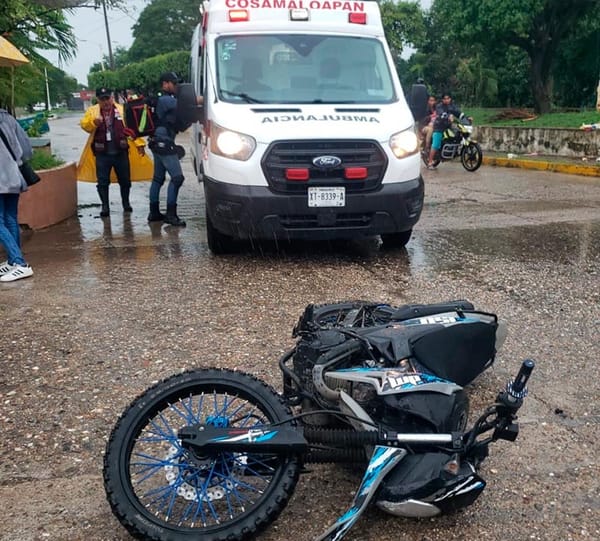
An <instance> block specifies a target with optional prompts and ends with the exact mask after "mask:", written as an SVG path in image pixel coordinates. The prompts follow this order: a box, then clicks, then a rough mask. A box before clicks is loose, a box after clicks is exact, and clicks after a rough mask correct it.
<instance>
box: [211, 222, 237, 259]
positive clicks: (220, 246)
mask: <svg viewBox="0 0 600 541" xmlns="http://www.w3.org/2000/svg"><path fill="white" fill-rule="evenodd" d="M206 240H207V242H208V249H209V250H210V251H211V252H212V253H213V254H215V255H222V254H230V253H233V252H234V251H235V240H234V239H233V237H230V236H229V235H225V234H224V233H221V232H220V231H218V230H217V229H216V228H215V226H214V225H213V223H212V222H211V220H210V216H209V215H208V212H207V213H206Z"/></svg>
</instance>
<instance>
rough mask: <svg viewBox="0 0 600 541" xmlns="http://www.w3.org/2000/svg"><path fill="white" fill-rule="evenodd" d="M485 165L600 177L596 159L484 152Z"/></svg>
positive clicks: (599, 163) (598, 164)
mask: <svg viewBox="0 0 600 541" xmlns="http://www.w3.org/2000/svg"><path fill="white" fill-rule="evenodd" d="M483 163H484V164H485V165H496V166H500V167H518V168H521V169H535V170H537V171H551V172H555V173H566V174H569V175H581V176H586V177H600V161H596V160H595V159H594V158H588V159H585V158H568V157H566V156H547V155H541V154H538V155H524V154H505V153H499V152H488V151H484V152H483Z"/></svg>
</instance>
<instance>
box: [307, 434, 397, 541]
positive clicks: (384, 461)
mask: <svg viewBox="0 0 600 541" xmlns="http://www.w3.org/2000/svg"><path fill="white" fill-rule="evenodd" d="M405 456H406V451H405V450H404V449H398V448H395V447H385V446H382V445H377V446H376V447H375V450H374V451H373V455H372V456H371V460H370V461H369V465H368V466H367V470H366V471H365V474H364V476H363V480H362V482H361V484H360V487H359V488H358V490H357V491H356V496H354V501H353V502H352V506H351V507H350V509H348V511H346V512H345V513H344V514H343V515H342V516H341V517H340V518H339V519H338V520H337V521H336V522H335V524H333V525H332V526H331V527H330V528H329V529H328V530H327V531H326V532H325V533H324V534H323V535H321V536H320V537H318V538H317V539H316V541H339V540H340V539H342V538H343V537H344V536H345V535H346V533H348V530H349V529H350V528H351V527H352V525H353V524H354V523H355V522H356V521H357V520H358V518H359V517H360V515H362V513H363V512H364V510H365V509H366V508H367V506H368V505H369V502H370V501H371V499H372V498H373V496H374V495H375V492H376V490H377V487H379V485H380V483H381V481H383V478H384V477H385V476H386V475H387V474H388V472H389V471H390V470H391V469H392V468H394V467H395V466H396V464H398V462H400V460H402V459H403V458H404V457H405Z"/></svg>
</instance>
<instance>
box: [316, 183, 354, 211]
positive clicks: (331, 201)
mask: <svg viewBox="0 0 600 541" xmlns="http://www.w3.org/2000/svg"><path fill="white" fill-rule="evenodd" d="M308 206H309V207H345V206H346V188H344V187H343V186H342V187H339V188H338V187H336V188H333V187H331V188H329V187H328V188H325V187H322V186H313V187H310V188H308Z"/></svg>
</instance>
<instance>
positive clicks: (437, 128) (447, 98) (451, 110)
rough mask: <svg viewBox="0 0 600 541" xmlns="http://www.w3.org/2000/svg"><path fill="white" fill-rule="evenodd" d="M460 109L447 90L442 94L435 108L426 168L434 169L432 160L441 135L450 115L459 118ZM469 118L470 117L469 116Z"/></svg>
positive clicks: (449, 121)
mask: <svg viewBox="0 0 600 541" xmlns="http://www.w3.org/2000/svg"><path fill="white" fill-rule="evenodd" d="M461 114H462V112H461V110H460V109H459V108H458V107H457V106H456V105H455V104H454V103H453V102H452V96H451V95H450V93H449V92H445V93H444V94H442V101H441V103H438V105H437V106H436V108H435V115H436V116H435V121H434V122H433V135H432V136H431V150H430V151H429V163H428V164H427V169H435V166H434V164H433V163H434V160H435V156H436V153H437V152H439V151H440V150H441V148H442V137H443V133H444V131H445V130H447V129H448V128H449V127H450V124H451V122H452V119H451V115H452V116H454V117H456V118H459V117H460V115H461ZM469 119H470V117H469Z"/></svg>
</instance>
